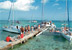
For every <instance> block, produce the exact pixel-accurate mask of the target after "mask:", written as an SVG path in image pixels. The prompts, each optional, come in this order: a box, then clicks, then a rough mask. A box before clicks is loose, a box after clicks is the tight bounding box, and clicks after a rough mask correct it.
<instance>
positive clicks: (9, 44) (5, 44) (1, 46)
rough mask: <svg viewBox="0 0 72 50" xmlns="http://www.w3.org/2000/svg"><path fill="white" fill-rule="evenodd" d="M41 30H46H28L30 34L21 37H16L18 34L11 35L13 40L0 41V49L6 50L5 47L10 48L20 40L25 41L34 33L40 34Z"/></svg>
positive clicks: (34, 34)
mask: <svg viewBox="0 0 72 50" xmlns="http://www.w3.org/2000/svg"><path fill="white" fill-rule="evenodd" d="M43 30H47V28H42V29H41V32H39V31H34V32H33V33H32V32H30V34H28V35H25V36H24V37H23V38H22V39H17V36H18V35H17V36H14V37H13V39H15V41H14V42H6V41H0V50H6V49H8V48H10V47H12V48H13V46H14V45H16V44H19V43H22V42H25V41H27V40H28V39H29V38H32V37H34V36H36V35H37V34H39V33H40V34H41V33H42V32H44V31H43Z"/></svg>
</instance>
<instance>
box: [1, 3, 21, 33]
mask: <svg viewBox="0 0 72 50" xmlns="http://www.w3.org/2000/svg"><path fill="white" fill-rule="evenodd" d="M11 9H13V22H12V24H11V25H10V26H3V28H2V30H4V31H8V32H14V33H20V28H21V26H16V25H14V3H13V4H12V5H11V8H10V12H9V18H8V22H9V21H10V13H11Z"/></svg>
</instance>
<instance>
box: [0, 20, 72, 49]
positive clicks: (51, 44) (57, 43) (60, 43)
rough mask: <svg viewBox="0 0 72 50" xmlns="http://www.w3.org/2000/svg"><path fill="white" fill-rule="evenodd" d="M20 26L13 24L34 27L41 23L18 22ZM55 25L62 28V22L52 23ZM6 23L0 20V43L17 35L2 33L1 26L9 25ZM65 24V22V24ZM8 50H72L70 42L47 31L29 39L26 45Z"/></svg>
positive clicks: (71, 23)
mask: <svg viewBox="0 0 72 50" xmlns="http://www.w3.org/2000/svg"><path fill="white" fill-rule="evenodd" d="M19 22H20V24H17V23H15V25H20V26H24V27H25V26H27V25H30V26H32V25H34V24H39V23H40V22H41V21H38V22H37V23H32V22H30V21H25V20H20V21H19ZM52 22H53V23H55V25H56V26H57V27H58V28H61V27H62V24H64V23H65V22H64V21H52ZM11 23H12V21H11V22H10V23H8V21H6V20H0V41H1V40H5V38H6V37H7V36H8V35H11V36H12V37H13V36H15V35H18V34H15V33H10V32H5V31H2V27H3V26H7V25H10V24H11ZM66 23H67V22H66ZM71 25H72V22H70V28H72V26H71ZM9 50H72V45H70V42H69V41H67V40H66V39H65V38H64V37H62V36H61V35H60V36H56V35H54V33H50V32H48V30H47V31H45V32H43V33H42V34H41V35H39V36H37V37H34V38H32V39H29V40H28V41H27V42H26V43H23V44H18V45H15V46H14V48H13V49H9Z"/></svg>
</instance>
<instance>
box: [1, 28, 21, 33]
mask: <svg viewBox="0 0 72 50" xmlns="http://www.w3.org/2000/svg"><path fill="white" fill-rule="evenodd" d="M2 30H3V31H7V32H11V33H17V34H20V31H18V30H17V29H15V30H14V29H11V28H3V29H2Z"/></svg>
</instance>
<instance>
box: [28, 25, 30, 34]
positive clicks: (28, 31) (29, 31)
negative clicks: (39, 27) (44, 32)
mask: <svg viewBox="0 0 72 50" xmlns="http://www.w3.org/2000/svg"><path fill="white" fill-rule="evenodd" d="M27 29H28V33H29V34H30V26H29V25H28V28H27Z"/></svg>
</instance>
